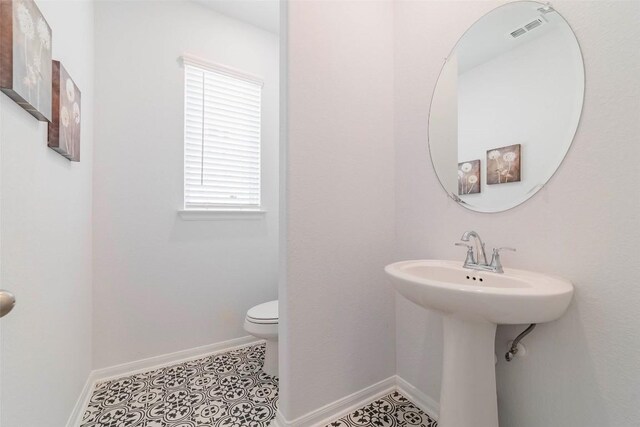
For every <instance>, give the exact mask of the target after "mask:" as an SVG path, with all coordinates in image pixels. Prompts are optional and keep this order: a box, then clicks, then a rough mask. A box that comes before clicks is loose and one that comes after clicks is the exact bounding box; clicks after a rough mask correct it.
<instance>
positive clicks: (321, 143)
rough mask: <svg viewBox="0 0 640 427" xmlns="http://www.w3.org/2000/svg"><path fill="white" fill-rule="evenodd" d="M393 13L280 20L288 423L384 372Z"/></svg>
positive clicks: (310, 8) (301, 11) (361, 5)
mask: <svg viewBox="0 0 640 427" xmlns="http://www.w3.org/2000/svg"><path fill="white" fill-rule="evenodd" d="M392 17H393V4H392V3H391V2H358V1H353V2H352V1H344V2H332V1H304V2H303V1H300V2H291V3H290V4H289V16H288V26H289V28H288V54H287V57H288V82H289V84H288V89H287V90H288V116H287V120H288V123H289V124H288V152H287V156H288V161H287V164H286V167H287V170H286V176H287V194H286V197H287V200H286V207H287V216H288V218H287V222H286V225H287V229H286V234H287V236H288V237H287V247H286V257H287V258H286V260H287V266H286V270H285V271H284V277H283V280H286V285H285V286H284V290H285V292H284V293H283V294H281V295H280V304H281V317H282V314H283V312H284V316H285V319H284V321H285V323H284V324H283V323H282V322H281V324H280V335H281V336H284V337H285V340H286V342H285V343H284V345H281V352H282V353H281V358H280V361H281V363H282V367H283V370H281V372H280V390H281V398H280V412H281V413H282V415H283V416H284V418H285V419H286V420H289V421H291V420H294V419H296V418H298V417H300V416H302V415H304V414H306V413H308V412H309V411H312V410H315V409H318V408H320V407H321V406H323V405H326V404H328V403H330V402H333V401H335V400H336V399H340V398H343V397H345V396H347V395H349V394H351V393H353V392H355V391H359V390H361V389H362V388H364V387H366V386H369V385H371V384H373V383H375V382H377V381H380V380H382V379H385V378H387V377H389V376H390V375H393V374H394V371H395V357H394V334H395V331H394V307H393V304H391V301H393V298H394V297H393V295H394V291H393V289H392V288H391V286H390V285H389V284H388V283H387V280H386V278H385V276H384V272H383V267H384V265H385V264H387V263H388V262H389V260H390V259H391V257H392V249H393V248H392V246H393V233H394V230H393V212H394V211H393V202H394V198H393V180H394V179H393V167H394V165H393V156H394V154H393V122H392V117H393V105H392V101H393V92H392V91H393V67H392V57H393V51H392V48H393V45H392V38H391V37H392Z"/></svg>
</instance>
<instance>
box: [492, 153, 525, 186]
mask: <svg viewBox="0 0 640 427" xmlns="http://www.w3.org/2000/svg"><path fill="white" fill-rule="evenodd" d="M520 180H521V176H520V144H515V145H509V146H507V147H500V148H494V149H491V150H487V184H490V185H493V184H506V183H509V182H518V181H520Z"/></svg>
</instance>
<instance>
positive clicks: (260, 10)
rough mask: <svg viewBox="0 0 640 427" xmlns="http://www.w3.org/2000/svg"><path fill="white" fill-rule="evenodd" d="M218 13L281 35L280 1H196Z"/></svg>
mask: <svg viewBox="0 0 640 427" xmlns="http://www.w3.org/2000/svg"><path fill="white" fill-rule="evenodd" d="M194 1H196V2H197V3H200V4H203V5H205V6H207V7H209V8H211V9H213V10H215V11H216V12H219V13H221V14H223V15H226V16H228V17H230V18H234V19H237V20H238V21H243V22H246V23H247V24H251V25H253V26H256V27H258V28H262V29H263V30H266V31H269V32H271V33H274V34H279V33H280V2H279V0H194Z"/></svg>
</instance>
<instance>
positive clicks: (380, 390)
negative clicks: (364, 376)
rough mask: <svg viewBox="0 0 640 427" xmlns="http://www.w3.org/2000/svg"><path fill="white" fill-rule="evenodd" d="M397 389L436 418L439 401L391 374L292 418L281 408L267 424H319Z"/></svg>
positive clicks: (310, 426) (290, 426)
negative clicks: (286, 417) (287, 417)
mask: <svg viewBox="0 0 640 427" xmlns="http://www.w3.org/2000/svg"><path fill="white" fill-rule="evenodd" d="M394 390H398V391H399V392H400V393H402V394H403V395H404V396H405V397H406V398H407V399H409V400H410V401H411V402H412V403H414V404H415V405H416V406H417V407H418V408H420V409H422V410H423V411H424V412H425V413H426V414H427V415H429V417H431V418H433V419H434V420H437V419H438V413H439V412H440V406H439V404H438V403H437V402H436V401H435V400H433V399H432V398H430V397H429V396H427V395H426V394H425V393H424V392H422V391H420V390H418V389H417V388H416V387H415V386H414V385H412V384H411V383H409V382H408V381H407V380H405V379H403V378H401V377H399V376H397V375H394V376H392V377H389V378H387V379H386V380H383V381H380V382H379V383H376V384H373V385H371V386H369V387H367V388H365V389H362V390H360V391H358V392H355V393H353V394H351V395H349V396H346V397H344V398H342V399H339V400H336V401H335V402H333V403H330V404H328V405H325V406H323V407H322V408H320V409H316V410H315V411H312V412H309V413H308V414H306V415H303V416H301V417H299V418H296V419H295V420H292V421H288V420H287V419H285V417H284V416H283V415H282V413H281V412H280V410H278V411H277V412H276V417H275V418H274V420H273V421H272V422H271V424H270V427H318V426H324V425H327V424H329V423H330V422H331V421H335V420H337V419H340V418H342V417H343V416H345V415H347V414H350V413H351V412H353V411H355V410H356V409H358V408H360V407H362V406H365V405H367V404H368V403H371V402H373V401H374V400H376V399H378V398H380V397H382V396H384V395H386V394H389V393H391V392H392V391H394Z"/></svg>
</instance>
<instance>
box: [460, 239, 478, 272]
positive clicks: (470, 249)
mask: <svg viewBox="0 0 640 427" xmlns="http://www.w3.org/2000/svg"><path fill="white" fill-rule="evenodd" d="M455 245H456V246H465V247H466V248H467V258H466V259H465V260H464V267H466V266H468V265H472V264H476V257H475V255H474V254H473V245H468V244H466V243H462V242H457V243H456V244H455Z"/></svg>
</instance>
